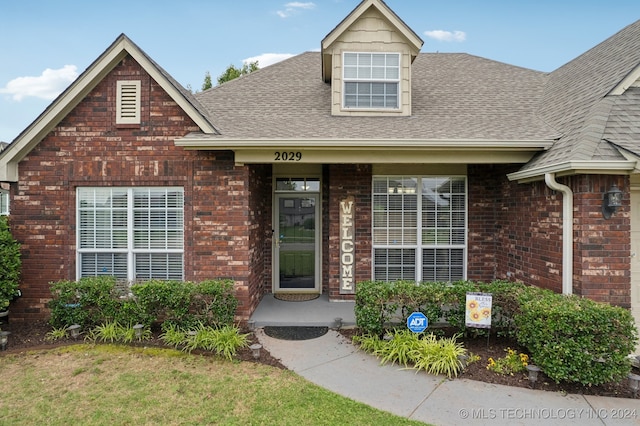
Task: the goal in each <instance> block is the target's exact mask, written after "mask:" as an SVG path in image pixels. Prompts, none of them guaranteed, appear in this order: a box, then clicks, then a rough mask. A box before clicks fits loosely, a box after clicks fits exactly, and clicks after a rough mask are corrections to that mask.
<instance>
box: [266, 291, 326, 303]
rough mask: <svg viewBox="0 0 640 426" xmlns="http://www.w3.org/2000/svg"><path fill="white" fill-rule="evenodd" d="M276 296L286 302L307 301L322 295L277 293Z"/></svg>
mask: <svg viewBox="0 0 640 426" xmlns="http://www.w3.org/2000/svg"><path fill="white" fill-rule="evenodd" d="M273 297H274V298H276V299H278V300H284V301H285V302H307V301H309V300H313V299H317V298H318V297H320V295H319V294H318V293H275V294H274V295H273Z"/></svg>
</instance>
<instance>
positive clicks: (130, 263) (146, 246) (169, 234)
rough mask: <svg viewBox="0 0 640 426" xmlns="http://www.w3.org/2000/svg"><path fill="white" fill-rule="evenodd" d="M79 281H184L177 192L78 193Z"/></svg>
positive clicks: (115, 190)
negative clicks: (96, 278) (106, 278)
mask: <svg viewBox="0 0 640 426" xmlns="http://www.w3.org/2000/svg"><path fill="white" fill-rule="evenodd" d="M77 194H78V195H77V197H78V203H77V206H78V231H77V233H78V235H77V238H78V245H77V246H78V276H79V277H87V276H98V275H113V276H115V277H117V278H119V279H126V280H130V281H134V280H139V279H151V278H157V279H178V280H179V279H183V276H184V266H183V263H184V262H183V255H184V191H183V189H182V188H78V191H77Z"/></svg>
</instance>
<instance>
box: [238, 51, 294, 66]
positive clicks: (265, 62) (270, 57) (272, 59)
mask: <svg viewBox="0 0 640 426" xmlns="http://www.w3.org/2000/svg"><path fill="white" fill-rule="evenodd" d="M292 56H294V55H292V54H291V53H263V54H262V55H258V56H253V57H251V58H247V59H244V60H243V61H242V62H243V63H245V64H248V63H251V62H255V61H258V67H259V68H264V67H266V66H269V65H273V64H275V63H276V62H280V61H284V60H285V59H288V58H290V57H292Z"/></svg>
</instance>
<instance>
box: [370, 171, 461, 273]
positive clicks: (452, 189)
mask: <svg viewBox="0 0 640 426" xmlns="http://www.w3.org/2000/svg"><path fill="white" fill-rule="evenodd" d="M466 206H467V193H466V178H465V177H463V176H460V177H409V176H376V177H374V178H373V251H374V254H373V257H374V259H373V261H374V265H373V278H374V279H375V280H383V281H392V280H398V279H403V280H415V281H449V282H450V281H457V280H461V279H464V278H465V275H466V268H465V265H466V261H465V259H466V229H467V211H466Z"/></svg>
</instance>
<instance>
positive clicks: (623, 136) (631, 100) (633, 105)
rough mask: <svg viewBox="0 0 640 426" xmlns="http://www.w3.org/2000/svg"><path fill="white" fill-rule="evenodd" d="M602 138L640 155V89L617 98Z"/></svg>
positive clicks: (629, 91) (632, 89)
mask: <svg viewBox="0 0 640 426" xmlns="http://www.w3.org/2000/svg"><path fill="white" fill-rule="evenodd" d="M602 137H603V139H605V140H607V141H610V142H613V143H614V144H616V145H617V146H620V147H622V148H624V149H626V150H628V151H631V152H633V153H634V154H636V155H640V87H631V88H629V89H627V91H626V92H625V93H624V94H623V95H621V96H617V97H616V99H615V103H614V105H613V107H612V108H611V114H610V115H609V120H608V121H607V126H606V128H605V131H604V134H603V135H602Z"/></svg>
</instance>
